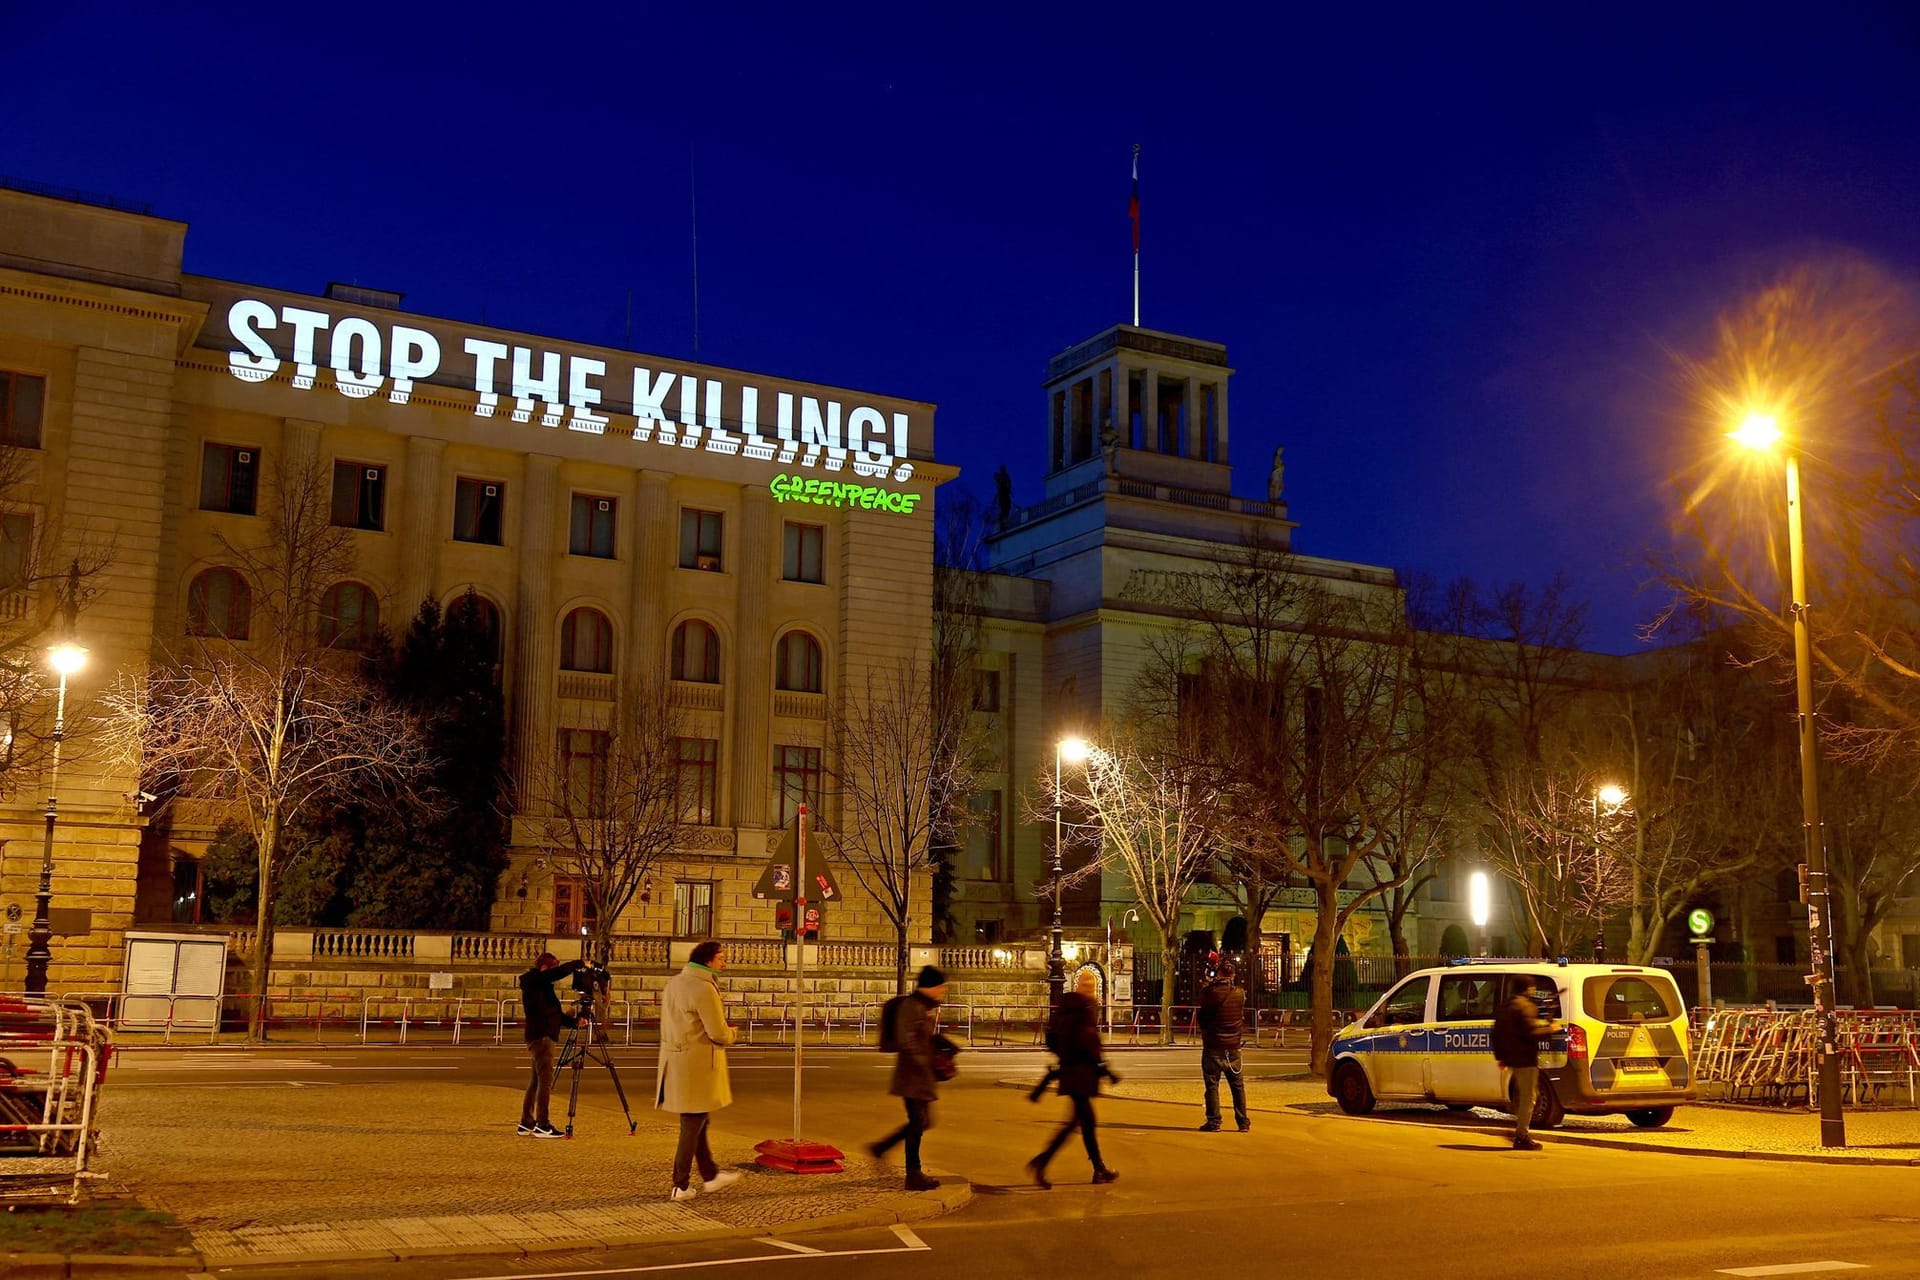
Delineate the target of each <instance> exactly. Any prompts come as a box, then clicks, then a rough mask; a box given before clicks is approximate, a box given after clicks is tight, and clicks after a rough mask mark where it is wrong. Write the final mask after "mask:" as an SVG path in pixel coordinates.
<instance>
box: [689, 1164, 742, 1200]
mask: <svg viewBox="0 0 1920 1280" xmlns="http://www.w3.org/2000/svg"><path fill="white" fill-rule="evenodd" d="M746 1176H747V1175H746V1174H744V1173H741V1172H740V1171H739V1170H738V1169H722V1170H721V1171H720V1172H718V1173H716V1174H714V1175H713V1179H712V1181H710V1182H703V1183H701V1184H700V1189H701V1190H702V1191H705V1192H707V1193H708V1194H709V1195H711V1194H712V1193H713V1192H715V1191H725V1190H726V1189H727V1188H728V1187H730V1186H732V1185H733V1184H734V1183H736V1182H738V1181H740V1179H742V1178H744V1177H746Z"/></svg>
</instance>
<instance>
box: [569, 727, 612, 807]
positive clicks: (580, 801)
mask: <svg viewBox="0 0 1920 1280" xmlns="http://www.w3.org/2000/svg"><path fill="white" fill-rule="evenodd" d="M611 741H612V739H611V737H610V735H609V734H608V733H607V732H606V730H604V729H562V730H561V731H560V776H561V778H562V781H563V785H564V786H565V787H566V794H565V795H564V796H563V797H562V799H563V801H564V803H565V804H566V811H567V812H568V813H571V814H574V815H575V816H581V815H599V814H603V813H605V812H606V811H607V752H608V748H609V746H610V744H611Z"/></svg>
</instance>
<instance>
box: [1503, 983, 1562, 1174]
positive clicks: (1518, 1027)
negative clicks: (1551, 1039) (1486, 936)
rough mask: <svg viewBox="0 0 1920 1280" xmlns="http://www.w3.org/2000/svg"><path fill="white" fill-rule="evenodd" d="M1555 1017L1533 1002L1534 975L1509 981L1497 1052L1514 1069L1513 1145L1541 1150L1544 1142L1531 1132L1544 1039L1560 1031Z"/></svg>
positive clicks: (1530, 1149) (1519, 1147)
mask: <svg viewBox="0 0 1920 1280" xmlns="http://www.w3.org/2000/svg"><path fill="white" fill-rule="evenodd" d="M1558 1030H1559V1027H1558V1026H1557V1025H1555V1024H1554V1023H1553V1022H1552V1021H1551V1020H1549V1019H1546V1018H1542V1017H1541V1016H1540V1006H1539V1005H1537V1004H1535V1003H1534V1002H1533V979H1532V978H1529V977H1527V976H1525V975H1524V974H1519V975H1515V977H1514V979H1513V981H1512V982H1511V983H1509V984H1508V989H1507V1002H1506V1003H1505V1004H1503V1005H1501V1006H1500V1012H1498V1013H1496V1014H1495V1015H1494V1016H1493V1037H1492V1039H1493V1056H1494V1059H1495V1060H1496V1061H1497V1062H1499V1064H1500V1065H1501V1066H1503V1067H1505V1068H1507V1070H1508V1071H1510V1072H1512V1073H1513V1149H1514V1150H1515V1151H1538V1150H1540V1144H1539V1143H1537V1142H1535V1141H1534V1140H1533V1138H1532V1136H1531V1135H1530V1134H1529V1133H1528V1128H1529V1127H1530V1126H1531V1125H1532V1124H1533V1103H1534V1099H1535V1098H1536V1097H1537V1096H1538V1095H1539V1092H1540V1042H1541V1041H1542V1040H1544V1039H1546V1038H1547V1037H1548V1036H1550V1035H1552V1034H1553V1033H1554V1032H1555V1031H1558Z"/></svg>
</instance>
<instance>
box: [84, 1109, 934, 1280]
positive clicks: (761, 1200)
mask: <svg viewBox="0 0 1920 1280" xmlns="http://www.w3.org/2000/svg"><path fill="white" fill-rule="evenodd" d="M651 1081H652V1073H651V1072H647V1073H645V1075H644V1078H643V1079H641V1080H639V1081H636V1082H633V1083H637V1084H638V1086H639V1089H638V1096H634V1095H632V1094H630V1095H629V1098H630V1101H631V1102H632V1103H633V1108H634V1110H633V1116H634V1119H635V1120H637V1121H638V1122H639V1129H638V1131H637V1132H635V1133H634V1134H632V1135H629V1133H628V1132H627V1122H626V1119H625V1118H624V1117H623V1116H622V1115H621V1113H620V1110H619V1107H618V1104H617V1103H616V1102H615V1100H614V1098H613V1096H612V1093H611V1091H610V1090H609V1089H607V1088H606V1086H605V1083H604V1082H595V1087H594V1088H593V1093H592V1098H591V1101H589V1098H588V1096H587V1091H586V1090H585V1089H583V1090H582V1097H581V1101H580V1106H579V1111H578V1113H577V1116H576V1119H575V1130H574V1134H575V1136H574V1137H573V1139H572V1140H571V1141H564V1142H563V1141H555V1140H546V1141H542V1140H539V1139H535V1138H521V1137H516V1136H515V1134H514V1130H513V1122H514V1119H515V1118H516V1117H517V1116H518V1115H519V1112H520V1090H518V1089H511V1088H505V1087H501V1086H494V1085H461V1084H447V1083H421V1084H394V1085H368V1086H356V1087H355V1088H353V1089H352V1090H351V1091H347V1090H340V1089H335V1088H330V1087H316V1088H289V1087H287V1086H285V1085H277V1086H255V1087H246V1086H228V1087H225V1088H220V1087H201V1086H191V1087H183V1088H148V1089H128V1090H125V1091H124V1092H122V1093H119V1094H116V1093H115V1092H114V1090H113V1088H112V1086H111V1083H110V1084H109V1086H108V1088H107V1089H106V1090H105V1091H104V1093H103V1095H102V1097H103V1108H102V1126H101V1132H102V1134H103V1138H102V1144H101V1145H102V1150H101V1154H100V1156H99V1158H98V1159H97V1160H96V1162H95V1168H97V1169H99V1170H101V1171H103V1172H105V1173H106V1174H107V1175H108V1177H109V1182H108V1184H107V1185H108V1188H109V1190H111V1191H113V1192H117V1193H120V1194H127V1195H132V1196H135V1197H137V1198H138V1199H139V1200H140V1201H141V1202H143V1203H144V1204H146V1205H148V1206H149V1207H151V1208H155V1209H162V1210H166V1211H168V1212H170V1213H172V1214H174V1215H175V1216H176V1217H177V1218H178V1219H179V1220H180V1222H181V1223H182V1225H184V1226H185V1227H186V1228H187V1229H188V1230H190V1231H191V1232H192V1234H193V1239H194V1244H195V1246H196V1248H197V1249H198V1251H199V1257H198V1258H197V1259H188V1260H185V1261H186V1263H187V1264H190V1265H183V1266H182V1267H181V1269H182V1270H199V1269H201V1267H202V1266H204V1267H206V1268H213V1267H229V1266H235V1265H245V1264H249V1263H280V1264H293V1263H302V1262H320V1261H350V1260H355V1259H363V1260H379V1261H392V1260H396V1259H407V1258H419V1257H435V1256H445V1255H452V1254H501V1255H512V1256H517V1255H521V1254H529V1253H542V1252H547V1251H551V1250H574V1251H577V1250H582V1249H605V1248H611V1247H614V1246H620V1245H634V1244H643V1243H649V1242H655V1241H662V1240H693V1239H716V1238H725V1237H733V1236H741V1237H746V1236H761V1235H766V1234H768V1233H770V1232H776V1231H781V1230H789V1231H794V1230H813V1229H818V1228H821V1227H841V1226H864V1225H887V1224H891V1223H895V1222H908V1221H914V1220H918V1219H923V1218H928V1217H932V1216H934V1215H936V1214H939V1213H943V1212H947V1211H949V1210H952V1209H957V1208H959V1207H960V1206H961V1205H963V1204H965V1203H966V1202H967V1201H968V1200H969V1199H970V1198H971V1196H972V1188H971V1187H970V1186H969V1185H968V1184H967V1183H966V1182H965V1181H963V1180H961V1179H959V1178H955V1177H952V1176H951V1175H945V1174H941V1173H940V1171H939V1170H929V1172H932V1173H934V1174H935V1175H936V1176H940V1177H942V1179H943V1181H944V1182H945V1185H944V1186H942V1187H941V1188H940V1189H939V1190H938V1191H933V1192H922V1193H918V1194H909V1193H907V1192H906V1191H904V1190H902V1187H901V1182H902V1174H901V1172H900V1170H899V1169H898V1168H897V1167H889V1166H884V1165H882V1164H881V1163H880V1162H879V1161H876V1160H873V1159H871V1158H870V1157H868V1156H867V1154H866V1153H865V1152H864V1151H861V1152H858V1153H857V1154H856V1153H849V1155H848V1158H847V1160H846V1161H845V1164H846V1172H845V1173H842V1174H830V1175H813V1176H805V1177H801V1176H795V1175H792V1174H781V1173H775V1172H772V1171H770V1170H765V1169H761V1168H759V1167H758V1166H755V1165H753V1163H752V1161H753V1156H754V1151H753V1144H754V1143H755V1142H757V1141H760V1140H762V1139H764V1138H767V1137H771V1136H775V1135H771V1134H756V1135H753V1136H746V1135H742V1134H735V1133H731V1132H728V1131H727V1130H725V1129H724V1128H718V1127H716V1129H715V1130H714V1131H713V1136H712V1143H713V1153H714V1158H715V1159H716V1160H717V1161H718V1162H719V1163H720V1166H721V1167H722V1168H738V1169H742V1170H744V1171H745V1173H746V1177H745V1178H744V1179H742V1180H741V1181H740V1182H739V1183H738V1184H736V1185H735V1186H733V1187H731V1188H729V1189H727V1190H726V1191H723V1192H720V1193H717V1194H715V1195H712V1196H705V1195H702V1196H698V1197H696V1198H695V1199H693V1200H692V1201H682V1202H680V1203H671V1202H669V1201H668V1199H667V1191H668V1189H669V1187H670V1186H671V1178H670V1176H669V1169H670V1167H671V1165H672V1161H673V1149H674V1143H675V1139H676V1136H677V1132H678V1130H677V1123H676V1121H675V1118H674V1117H672V1116H668V1115H665V1114H664V1113H661V1112H657V1111H655V1110H653V1109H652V1108H651V1107H650V1106H648V1105H647V1096H646V1094H647V1089H648V1088H649V1087H650V1085H651ZM566 1083H567V1078H566V1076H564V1075H563V1076H562V1077H561V1081H560V1084H559V1086H558V1087H557V1088H556V1089H555V1097H554V1119H555V1121H556V1123H558V1124H561V1125H564V1124H565V1122H566V1121H565V1113H566V1101H567V1099H566V1089H565V1086H566ZM720 1114H721V1117H722V1119H724V1117H725V1113H724V1112H722V1113H720ZM74 1274H76V1275H78V1274H81V1271H80V1270H79V1269H78V1268H77V1267H76V1269H75V1271H74Z"/></svg>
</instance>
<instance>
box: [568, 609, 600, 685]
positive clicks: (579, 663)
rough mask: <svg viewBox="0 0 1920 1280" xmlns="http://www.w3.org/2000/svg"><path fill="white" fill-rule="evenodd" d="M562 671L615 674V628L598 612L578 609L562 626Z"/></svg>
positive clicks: (570, 614) (596, 610) (569, 615)
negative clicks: (613, 671) (613, 672)
mask: <svg viewBox="0 0 1920 1280" xmlns="http://www.w3.org/2000/svg"><path fill="white" fill-rule="evenodd" d="M560 669H561V670H562V671H596V672H599V673H600V674H602V675H605V674H607V673H609V672H611V671H612V670H613V624H612V623H611V622H608V621H607V615H606V614H604V613H601V612H600V611H599V610H598V609H575V610H574V611H573V612H572V613H569V614H568V615H567V617H566V621H564V622H562V623H561V624H560Z"/></svg>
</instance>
